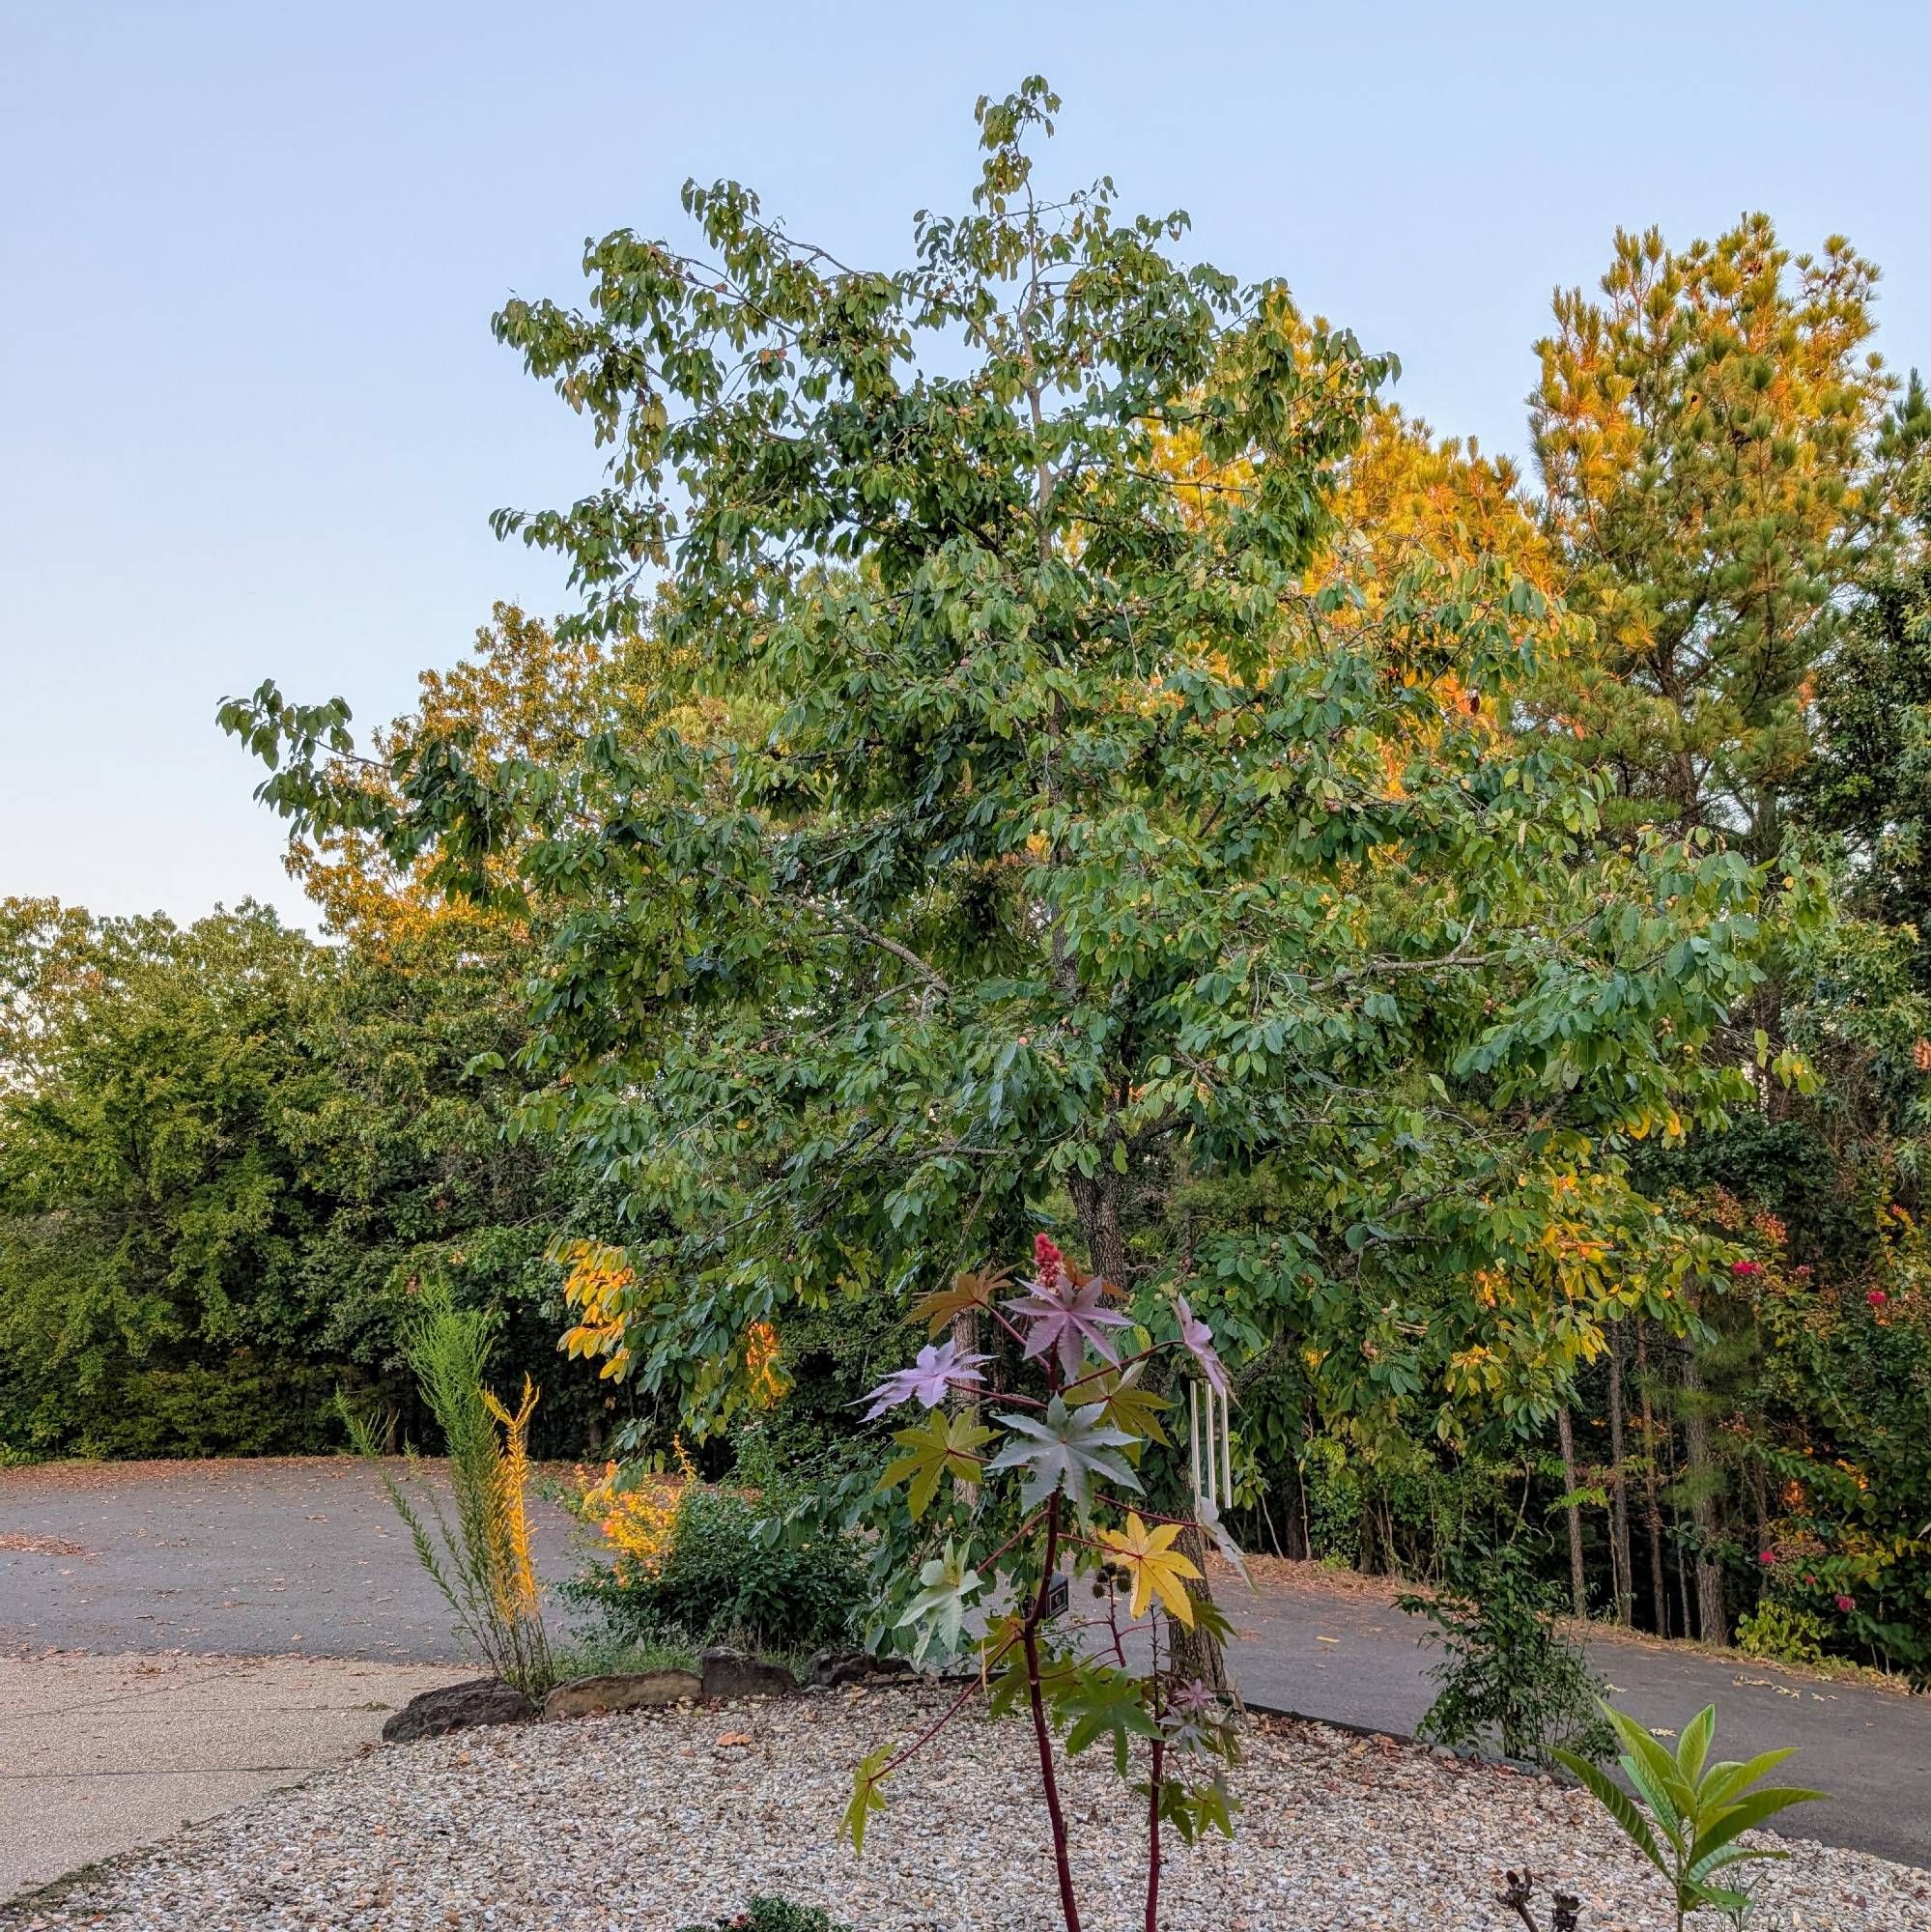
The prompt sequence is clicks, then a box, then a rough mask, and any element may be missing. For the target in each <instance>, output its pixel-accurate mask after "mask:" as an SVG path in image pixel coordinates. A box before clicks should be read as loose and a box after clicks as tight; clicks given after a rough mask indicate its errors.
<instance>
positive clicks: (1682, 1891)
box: [1555, 1704, 1824, 1932]
mask: <svg viewBox="0 0 1931 1932" xmlns="http://www.w3.org/2000/svg"><path fill="white" fill-rule="evenodd" d="M1603 1715H1604V1717H1606V1718H1607V1719H1608V1720H1609V1722H1610V1724H1611V1726H1612V1727H1613V1728H1614V1730H1615V1733H1616V1736H1617V1738H1618V1739H1619V1740H1620V1741H1621V1743H1622V1745H1623V1747H1624V1748H1623V1754H1622V1756H1621V1758H1620V1759H1619V1760H1618V1762H1619V1763H1620V1764H1621V1765H1622V1767H1623V1772H1624V1775H1625V1776H1627V1777H1628V1778H1629V1780H1630V1782H1631V1783H1632V1784H1633V1785H1634V1786H1635V1788H1636V1790H1637V1791H1638V1792H1639V1793H1640V1794H1641V1797H1642V1800H1643V1803H1644V1804H1647V1805H1648V1806H1649V1810H1650V1815H1649V1816H1648V1817H1647V1818H1645V1817H1644V1816H1643V1814H1642V1812H1641V1811H1640V1810H1638V1809H1637V1807H1636V1806H1635V1804H1633V1803H1632V1802H1631V1800H1630V1798H1629V1795H1628V1794H1627V1793H1626V1792H1625V1791H1623V1790H1622V1788H1621V1787H1620V1786H1619V1785H1616V1784H1613V1783H1611V1782H1610V1780H1609V1779H1608V1777H1607V1776H1605V1775H1604V1773H1603V1772H1601V1771H1599V1770H1598V1769H1597V1768H1596V1766H1595V1765H1593V1764H1591V1763H1590V1762H1589V1760H1588V1759H1587V1758H1584V1757H1580V1756H1578V1755H1577V1754H1576V1752H1574V1751H1567V1750H1558V1751H1556V1752H1555V1756H1556V1758H1557V1759H1558V1760H1559V1761H1560V1762H1561V1763H1562V1764H1563V1766H1564V1767H1565V1768H1566V1769H1568V1770H1569V1771H1571V1772H1573V1773H1574V1774H1575V1775H1576V1776H1577V1777H1578V1778H1580V1779H1581V1780H1582V1782H1583V1784H1585V1785H1586V1786H1587V1787H1588V1789H1589V1790H1590V1791H1591V1792H1592V1793H1593V1794H1594V1795H1595V1796H1596V1797H1597V1798H1598V1799H1599V1800H1601V1802H1602V1804H1603V1806H1604V1809H1605V1810H1606V1811H1607V1812H1608V1814H1609V1816H1610V1817H1612V1818H1613V1819H1614V1820H1615V1821H1616V1823H1617V1824H1618V1825H1620V1826H1621V1827H1622V1829H1623V1832H1624V1833H1625V1834H1626V1835H1627V1836H1628V1838H1629V1839H1630V1842H1631V1843H1632V1844H1633V1845H1634V1846H1635V1848H1636V1850H1637V1851H1639V1852H1640V1853H1642V1855H1643V1857H1644V1858H1646V1859H1647V1860H1648V1861H1650V1863H1651V1864H1653V1865H1654V1866H1655V1867H1656V1868H1657V1870H1658V1871H1660V1872H1661V1874H1662V1875H1663V1877H1664V1878H1666V1879H1667V1880H1668V1881H1669V1883H1670V1885H1671V1887H1672V1888H1673V1889H1674V1891H1675V1895H1676V1926H1677V1932H1683V1921H1684V1920H1685V1919H1686V1918H1689V1916H1690V1914H1691V1913H1692V1912H1701V1911H1704V1910H1706V1909H1707V1910H1709V1911H1712V1912H1720V1913H1725V1914H1727V1915H1728V1917H1729V1918H1730V1922H1731V1923H1732V1924H1733V1925H1735V1926H1737V1927H1739V1928H1741V1927H1742V1926H1743V1924H1744V1922H1745V1920H1746V1918H1747V1916H1748V1914H1749V1909H1750V1896H1749V1893H1748V1892H1746V1891H1740V1890H1738V1889H1736V1886H1735V1884H1734V1876H1735V1867H1736V1866H1737V1865H1738V1864H1740V1863H1742V1862H1743V1861H1745V1860H1746V1859H1787V1858H1788V1857H1789V1856H1790V1854H1789V1853H1788V1852H1780V1851H1775V1850H1773V1849H1771V1848H1770V1847H1767V1846H1764V1847H1756V1846H1746V1845H1740V1844H1738V1843H1737V1842H1736V1841H1737V1839H1738V1838H1739V1837H1740V1836H1741V1835H1742V1834H1743V1833H1745V1832H1748V1831H1752V1830H1754V1829H1755V1828H1756V1827H1757V1826H1759V1825H1762V1824H1763V1823H1765V1822H1766V1821H1767V1820H1768V1819H1771V1818H1774V1817H1775V1816H1776V1814H1777V1813H1778V1812H1779V1811H1787V1810H1788V1809H1789V1808H1790V1807H1791V1806H1792V1805H1793V1804H1804V1803H1805V1802H1807V1801H1808V1800H1810V1799H1813V1798H1821V1797H1823V1796H1824V1794H1823V1793H1822V1792H1821V1791H1804V1790H1800V1789H1799V1788H1797V1787H1796V1786H1794V1785H1781V1784H1764V1785H1760V1784H1758V1779H1759V1778H1761V1777H1763V1776H1766V1775H1767V1774H1768V1773H1770V1772H1772V1771H1774V1770H1775V1768H1776V1767H1777V1766H1778V1765H1780V1764H1781V1763H1782V1762H1783V1761H1784V1759H1785V1758H1787V1757H1789V1756H1790V1755H1791V1753H1790V1751H1789V1750H1770V1751H1762V1752H1760V1753H1759V1754H1758V1755H1757V1756H1755V1757H1753V1758H1750V1759H1748V1760H1746V1762H1744V1763H1741V1764H1738V1763H1734V1762H1731V1761H1729V1760H1727V1759H1726V1760H1724V1761H1722V1762H1719V1763H1717V1764H1708V1765H1706V1762H1705V1760H1706V1759H1707V1758H1708V1757H1709V1755H1710V1740H1711V1738H1712V1737H1713V1736H1714V1735H1715V1733H1716V1729H1717V1707H1716V1705H1714V1704H1706V1705H1705V1706H1704V1707H1703V1708H1702V1710H1700V1711H1699V1712H1697V1714H1696V1715H1695V1717H1693V1718H1692V1719H1690V1721H1689V1723H1687V1724H1686V1725H1684V1727H1683V1735H1682V1736H1681V1737H1680V1738H1679V1739H1678V1740H1677V1745H1676V1753H1675V1755H1674V1756H1671V1754H1670V1753H1669V1752H1668V1751H1666V1750H1664V1749H1663V1747H1662V1746H1661V1745H1660V1744H1659V1743H1658V1742H1657V1741H1656V1739H1655V1738H1653V1737H1652V1736H1651V1735H1650V1734H1649V1732H1648V1731H1646V1730H1644V1729H1643V1727H1642V1726H1641V1725H1640V1724H1638V1723H1637V1722H1636V1721H1635V1720H1634V1719H1633V1718H1629V1717H1626V1716H1625V1715H1624V1714H1623V1713H1622V1712H1621V1711H1618V1710H1615V1709H1613V1708H1612V1707H1611V1706H1610V1705H1608V1704H1604V1706H1603ZM1719 1873H1728V1874H1731V1875H1732V1882H1730V1883H1724V1884H1718V1883H1717V1882H1716V1881H1717V1879H1718V1874H1719Z"/></svg>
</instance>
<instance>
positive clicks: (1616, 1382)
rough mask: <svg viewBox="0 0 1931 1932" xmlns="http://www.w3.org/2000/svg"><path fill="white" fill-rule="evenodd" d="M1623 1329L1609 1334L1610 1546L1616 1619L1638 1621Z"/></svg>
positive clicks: (1618, 1326) (1618, 1620) (1624, 1621)
mask: <svg viewBox="0 0 1931 1932" xmlns="http://www.w3.org/2000/svg"><path fill="white" fill-rule="evenodd" d="M1624 1446H1625V1445H1624V1440H1623V1329H1622V1323H1621V1322H1618V1323H1617V1324H1616V1326H1615V1328H1614V1329H1612V1330H1611V1331H1610V1335H1609V1548H1610V1550H1611V1552H1612V1555H1613V1560H1614V1567H1615V1572H1616V1621H1617V1622H1618V1623H1619V1624H1624V1625H1628V1624H1631V1623H1633V1622H1634V1620H1635V1596H1636V1592H1635V1572H1634V1570H1633V1567H1632V1564H1631V1561H1630V1485H1629V1472H1628V1470H1627V1469H1626V1468H1625V1466H1624V1461H1623V1457H1624Z"/></svg>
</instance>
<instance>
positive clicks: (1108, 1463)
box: [935, 1396, 1140, 1516]
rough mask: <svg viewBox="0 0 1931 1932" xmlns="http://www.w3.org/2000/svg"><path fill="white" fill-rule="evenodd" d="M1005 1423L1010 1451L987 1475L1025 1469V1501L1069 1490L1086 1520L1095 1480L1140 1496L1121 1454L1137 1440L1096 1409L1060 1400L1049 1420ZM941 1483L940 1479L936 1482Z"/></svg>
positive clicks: (1018, 1418)
mask: <svg viewBox="0 0 1931 1932" xmlns="http://www.w3.org/2000/svg"><path fill="white" fill-rule="evenodd" d="M999 1420H1000V1421H1001V1422H1003V1423H1004V1424H1005V1425H1006V1427H1007V1429H1008V1431H1009V1432H1010V1437H1011V1439H1009V1440H1008V1442H1007V1444H1006V1446H1005V1448H1003V1449H1002V1450H1000V1452H999V1453H998V1455H996V1456H995V1457H994V1458H993V1459H992V1461H991V1462H989V1463H987V1464H986V1465H985V1473H986V1474H987V1475H988V1476H990V1475H995V1474H997V1473H998V1472H999V1471H1000V1470H1002V1469H1022V1470H1024V1471H1025V1478H1024V1482H1023V1485H1022V1487H1021V1490H1020V1501H1021V1502H1022V1503H1023V1504H1024V1506H1025V1507H1026V1508H1027V1509H1033V1508H1036V1506H1037V1505H1038V1504H1040V1503H1042V1502H1044V1501H1045V1500H1046V1499H1047V1497H1049V1496H1051V1495H1053V1494H1054V1493H1055V1492H1065V1496H1066V1497H1067V1499H1068V1500H1069V1501H1070V1502H1071V1503H1072V1505H1073V1507H1074V1508H1075V1509H1076V1510H1078V1511H1079V1513H1080V1514H1081V1516H1085V1515H1086V1513H1087V1511H1088V1510H1089V1509H1090V1508H1091V1507H1092V1504H1093V1479H1094V1478H1095V1477H1099V1478H1103V1479H1104V1480H1105V1481H1107V1482H1109V1483H1117V1484H1118V1485H1119V1486H1120V1488H1122V1490H1131V1491H1132V1492H1133V1493H1134V1494H1135V1495H1138V1494H1139V1493H1140V1479H1139V1477H1137V1476H1136V1475H1135V1474H1134V1473H1133V1471H1132V1470H1131V1469H1130V1468H1128V1467H1127V1465H1126V1461H1125V1458H1124V1457H1122V1455H1121V1454H1120V1451H1121V1450H1122V1449H1123V1448H1125V1447H1126V1445H1127V1444H1128V1443H1129V1442H1131V1441H1132V1440H1133V1438H1132V1436H1130V1435H1127V1433H1126V1432H1125V1431H1124V1430H1123V1429H1115V1428H1112V1427H1111V1426H1110V1425H1109V1424H1108V1423H1107V1421H1106V1418H1105V1416H1104V1415H1103V1414H1095V1413H1094V1412H1093V1410H1092V1409H1091V1408H1068V1407H1067V1406H1066V1405H1065V1402H1064V1401H1063V1400H1062V1399H1061V1398H1060V1397H1059V1396H1055V1397H1054V1398H1053V1399H1052V1401H1051V1402H1050V1403H1048V1404H1047V1406H1046V1412H1045V1414H1044V1415H1043V1416H1036V1415H1012V1414H1008V1413H1004V1412H1002V1413H1001V1415H1000V1417H999ZM935 1480H936V1479H935Z"/></svg>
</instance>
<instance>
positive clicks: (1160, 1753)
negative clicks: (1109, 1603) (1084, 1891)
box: [1116, 1629, 1167, 1932]
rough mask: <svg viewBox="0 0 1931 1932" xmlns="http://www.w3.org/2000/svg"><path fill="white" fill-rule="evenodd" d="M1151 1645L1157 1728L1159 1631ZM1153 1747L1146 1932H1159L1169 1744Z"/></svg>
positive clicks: (1159, 1741) (1161, 1705)
mask: <svg viewBox="0 0 1931 1932" xmlns="http://www.w3.org/2000/svg"><path fill="white" fill-rule="evenodd" d="M1116 1641H1117V1639H1116ZM1148 1642H1149V1644H1150V1647H1151V1651H1152V1656H1151V1660H1150V1661H1151V1663H1152V1669H1151V1671H1150V1673H1149V1675H1148V1683H1149V1685H1150V1687H1151V1690H1152V1693H1153V1722H1154V1723H1155V1725H1158V1724H1159V1723H1160V1721H1161V1720H1162V1719H1164V1717H1165V1716H1166V1705H1165V1700H1164V1699H1163V1698H1162V1697H1161V1695H1160V1633H1159V1631H1158V1630H1157V1629H1154V1630H1153V1631H1151V1632H1150V1634H1149V1636H1148ZM1152 1746H1153V1768H1152V1773H1151V1775H1150V1776H1149V1778H1148V1780H1147V1926H1146V1932H1160V1779H1161V1774H1162V1772H1163V1771H1164V1770H1165V1768H1166V1762H1167V1741H1166V1739H1165V1738H1164V1737H1158V1736H1156V1737H1155V1738H1154V1739H1153V1741H1152Z"/></svg>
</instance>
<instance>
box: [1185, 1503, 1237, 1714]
mask: <svg viewBox="0 0 1931 1932" xmlns="http://www.w3.org/2000/svg"><path fill="white" fill-rule="evenodd" d="M1174 1548H1176V1549H1178V1551H1179V1552H1180V1554H1181V1555H1183V1556H1184V1557H1186V1559H1187V1560H1188V1561H1189V1562H1190V1563H1191V1564H1192V1565H1193V1566H1194V1568H1195V1569H1196V1570H1198V1571H1199V1572H1200V1577H1201V1579H1200V1581H1199V1582H1198V1583H1188V1584H1185V1585H1184V1586H1183V1587H1184V1588H1185V1590H1186V1593H1187V1595H1188V1596H1189V1597H1190V1598H1191V1599H1192V1600H1193V1601H1194V1602H1195V1603H1196V1604H1205V1605H1207V1606H1208V1607H1209V1608H1211V1607H1212V1605H1213V1593H1212V1591H1211V1590H1210V1589H1209V1587H1208V1585H1207V1536H1206V1533H1205V1532H1204V1531H1203V1530H1202V1529H1201V1528H1200V1526H1199V1524H1197V1523H1191V1522H1190V1523H1188V1524H1187V1526H1186V1527H1185V1528H1184V1529H1182V1530H1181V1531H1180V1533H1179V1535H1178V1537H1177V1538H1176V1539H1175V1543H1174ZM1167 1648H1168V1654H1169V1656H1170V1658H1171V1659H1172V1663H1173V1672H1174V1681H1175V1682H1176V1683H1177V1684H1191V1683H1201V1684H1205V1685H1206V1686H1207V1689H1208V1690H1217V1691H1218V1692H1219V1693H1220V1694H1221V1695H1222V1696H1223V1697H1236V1698H1237V1694H1238V1693H1237V1692H1236V1691H1235V1688H1234V1680H1233V1678H1232V1677H1231V1676H1229V1674H1228V1670H1227V1652H1226V1651H1225V1650H1224V1649H1223V1648H1222V1646H1221V1641H1220V1639H1219V1638H1218V1637H1217V1636H1215V1635H1214V1634H1213V1633H1212V1632H1211V1631H1208V1630H1205V1629H1203V1628H1202V1627H1201V1625H1200V1624H1199V1622H1198V1621H1196V1623H1195V1625H1194V1628H1193V1629H1192V1630H1189V1629H1188V1628H1187V1627H1186V1625H1185V1624H1183V1623H1181V1622H1180V1620H1179V1619H1178V1617H1169V1618H1168V1619H1167Z"/></svg>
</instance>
